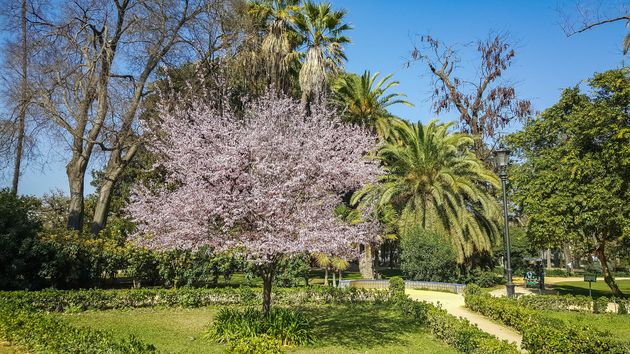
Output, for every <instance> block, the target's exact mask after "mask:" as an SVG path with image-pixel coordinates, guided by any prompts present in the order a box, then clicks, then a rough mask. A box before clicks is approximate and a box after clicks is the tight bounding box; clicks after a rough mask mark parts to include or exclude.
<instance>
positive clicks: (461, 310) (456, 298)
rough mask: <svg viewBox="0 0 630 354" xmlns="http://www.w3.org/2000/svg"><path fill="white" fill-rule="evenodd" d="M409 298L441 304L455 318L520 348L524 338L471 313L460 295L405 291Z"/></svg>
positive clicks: (507, 328)
mask: <svg viewBox="0 0 630 354" xmlns="http://www.w3.org/2000/svg"><path fill="white" fill-rule="evenodd" d="M405 292H406V293H407V294H408V295H409V297H411V298H412V299H414V300H418V301H426V302H430V303H433V304H438V303H439V304H440V305H442V308H443V309H445V310H446V311H447V312H448V313H450V314H451V315H453V316H457V317H463V318H465V319H467V320H468V321H470V322H471V323H474V324H476V325H477V326H478V327H479V329H481V330H483V331H485V332H487V333H490V334H492V335H494V336H496V337H497V338H499V339H502V340H507V341H508V342H514V343H516V344H517V345H518V346H519V348H520V347H521V342H522V339H523V337H522V336H521V335H520V334H519V333H518V332H517V331H515V330H513V329H511V328H509V327H506V326H504V325H501V324H498V323H496V322H494V321H492V320H490V319H488V318H487V317H484V316H482V315H480V314H478V313H476V312H473V311H470V310H469V309H467V308H466V307H465V305H464V296H463V295H458V294H451V293H444V292H438V291H425V290H412V289H407V290H406V291H405Z"/></svg>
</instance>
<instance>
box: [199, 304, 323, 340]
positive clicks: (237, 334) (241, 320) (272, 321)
mask: <svg viewBox="0 0 630 354" xmlns="http://www.w3.org/2000/svg"><path fill="white" fill-rule="evenodd" d="M311 327H312V326H311V321H310V319H309V318H307V316H306V315H305V314H304V313H302V312H298V311H293V310H289V309H283V308H273V309H271V310H270V311H269V313H268V314H267V315H266V316H265V315H264V314H263V312H262V311H260V310H258V309H254V308H245V309H234V308H227V307H225V308H222V309H221V310H220V311H219V313H218V314H217V316H216V317H215V318H214V322H213V323H212V326H211V327H210V329H209V331H208V337H209V338H211V339H213V340H215V341H218V342H220V343H230V342H233V341H238V340H240V339H243V338H252V337H257V336H261V335H263V336H268V337H270V338H274V339H276V340H278V341H279V342H280V343H281V344H282V345H289V346H291V345H303V344H308V343H311V342H312V341H313V334H312V328H311Z"/></svg>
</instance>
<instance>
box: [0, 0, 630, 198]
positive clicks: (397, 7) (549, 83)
mask: <svg viewBox="0 0 630 354" xmlns="http://www.w3.org/2000/svg"><path fill="white" fill-rule="evenodd" d="M332 2H333V5H334V6H335V7H342V8H345V9H346V10H347V11H348V15H347V18H348V21H349V22H350V23H351V24H352V26H353V27H354V29H353V30H352V31H351V32H350V33H349V36H350V37H351V39H352V43H351V44H350V45H349V46H348V47H347V49H346V54H347V57H348V62H347V64H346V69H347V70H348V71H350V72H356V73H362V72H363V71H364V70H371V71H372V72H375V71H379V72H381V73H382V74H389V73H393V74H394V79H395V80H398V81H400V86H398V87H397V90H396V91H398V92H403V93H406V94H407V96H408V100H409V101H411V102H412V103H414V104H415V107H413V108H408V107H406V106H402V105H401V106H398V107H393V108H392V109H391V111H392V112H393V113H394V114H396V115H399V116H401V117H403V118H406V119H409V120H412V121H418V120H420V121H423V122H426V121H428V120H430V119H432V118H435V115H433V114H432V113H431V102H430V99H429V98H430V97H429V96H430V95H429V90H430V82H431V80H430V76H429V75H428V73H427V71H426V68H425V67H424V66H422V65H421V64H420V63H417V64H415V65H412V66H411V67H409V68H406V67H405V65H404V64H405V62H406V61H407V60H408V58H409V56H410V52H411V50H412V49H413V45H414V42H417V39H416V37H417V36H418V35H422V34H430V35H432V36H433V37H436V38H438V39H440V40H443V41H445V42H446V43H449V44H462V45H463V44H466V43H474V42H475V41H477V40H478V39H485V38H487V37H488V35H489V33H490V32H509V34H510V37H511V39H512V40H513V42H515V43H516V52H517V56H516V59H515V62H514V64H513V66H512V68H511V69H510V70H509V71H507V72H506V75H505V78H506V79H508V80H509V81H510V82H512V83H514V84H515V86H516V88H517V94H518V95H519V97H521V98H527V99H530V100H531V101H532V103H533V105H534V108H535V109H536V110H539V111H542V110H544V109H545V108H547V107H549V106H551V105H553V104H554V103H555V102H556V101H557V100H558V98H559V96H560V93H561V91H562V89H563V88H566V87H570V86H574V85H576V84H579V83H580V81H581V80H584V79H586V78H588V77H590V76H591V75H592V74H593V73H594V72H601V71H605V70H608V69H612V68H616V67H620V66H621V65H622V61H623V59H624V58H623V55H622V51H621V43H622V41H623V36H624V35H625V33H626V31H627V30H626V29H625V27H624V24H623V23H614V24H611V25H606V26H601V27H598V28H594V29H593V30H590V31H587V32H585V33H582V34H578V35H575V36H572V37H569V38H567V37H566V36H565V34H564V32H563V31H562V28H561V26H560V23H561V22H562V20H561V18H560V15H559V13H558V11H557V6H558V3H557V2H556V1H553V0H550V1H543V0H538V1H534V0H529V1H507V0H502V1H499V0H495V1H412V0H409V1H384V0H379V1H377V0H332ZM570 10H571V8H570V7H568V10H567V11H570ZM474 49H475V47H474V46H471V47H469V48H467V49H465V50H466V51H467V53H470V54H471V55H464V56H463V58H462V62H461V67H462V71H461V73H462V76H465V77H469V78H473V77H474V75H475V73H476V71H475V65H476V63H477V62H476V61H475V57H474V54H475V53H474ZM438 118H440V119H441V120H444V121H447V120H456V119H457V115H456V114H455V112H451V113H445V114H442V116H440V117H438ZM510 129H511V130H514V129H518V126H517V125H515V126H512V127H510ZM53 156H54V155H52V156H51V159H50V161H49V163H48V164H47V166H46V167H44V168H43V170H42V168H40V167H39V166H36V165H34V164H31V166H29V168H28V169H27V171H25V174H24V176H23V178H22V181H21V188H20V189H21V193H22V194H34V195H42V194H44V193H46V192H49V191H50V190H51V189H57V188H58V189H60V190H62V191H65V192H66V193H67V190H68V187H67V182H66V177H65V173H64V171H65V167H64V166H65V163H64V162H63V161H61V159H58V158H54V157H53ZM9 183H10V180H9V179H6V180H3V181H2V184H3V185H9ZM86 191H87V192H91V191H92V188H91V187H90V186H89V183H86Z"/></svg>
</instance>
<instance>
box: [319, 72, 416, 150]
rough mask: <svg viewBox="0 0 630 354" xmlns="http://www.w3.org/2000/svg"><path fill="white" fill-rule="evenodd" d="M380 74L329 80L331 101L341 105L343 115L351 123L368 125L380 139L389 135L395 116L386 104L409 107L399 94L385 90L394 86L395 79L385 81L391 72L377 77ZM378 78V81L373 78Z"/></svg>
mask: <svg viewBox="0 0 630 354" xmlns="http://www.w3.org/2000/svg"><path fill="white" fill-rule="evenodd" d="M379 75H380V73H378V72H377V73H374V75H372V74H371V73H370V72H369V71H365V72H364V73H363V75H361V76H358V75H356V74H341V75H339V76H338V77H337V78H336V79H335V81H334V82H333V83H332V85H331V88H332V91H333V101H334V102H335V103H337V104H338V105H339V106H340V107H341V112H343V116H344V118H345V119H346V120H347V121H348V122H351V123H354V124H360V125H365V126H368V127H370V128H371V129H372V130H374V131H376V133H377V134H378V136H380V137H382V138H387V137H389V133H390V131H389V129H390V124H391V120H392V119H395V118H394V117H393V116H392V114H391V113H389V111H387V107H389V106H391V105H394V104H398V103H400V104H404V105H407V106H410V107H413V105H412V104H411V103H409V102H408V101H406V100H405V99H404V97H405V96H406V95H404V94H402V93H388V94H385V91H387V90H388V89H390V88H392V87H395V86H398V84H399V82H398V81H389V79H391V77H392V74H389V75H387V76H385V77H383V78H382V79H380V80H378V77H379ZM377 80H378V81H377Z"/></svg>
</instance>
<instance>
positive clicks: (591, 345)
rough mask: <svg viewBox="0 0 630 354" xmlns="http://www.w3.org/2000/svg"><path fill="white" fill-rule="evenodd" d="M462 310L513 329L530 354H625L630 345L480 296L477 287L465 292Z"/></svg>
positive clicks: (502, 300) (508, 302) (512, 303)
mask: <svg viewBox="0 0 630 354" xmlns="http://www.w3.org/2000/svg"><path fill="white" fill-rule="evenodd" d="M465 300H466V306H467V307H468V308H470V309H472V310H473V311H476V312H479V313H481V314H483V315H485V316H488V317H490V318H492V319H495V320H498V321H501V322H503V323H504V324H506V325H508V326H511V327H514V328H515V329H516V330H518V331H519V332H521V334H522V335H523V342H522V345H523V347H524V348H525V349H527V350H529V351H530V352H532V353H559V352H562V353H628V352H630V343H629V342H624V341H621V340H618V339H616V338H613V337H612V336H611V334H610V333H609V332H604V331H600V330H597V329H595V328H592V327H589V326H580V325H574V324H567V323H565V322H564V321H562V320H558V319H554V318H550V317H546V316H544V314H542V313H541V312H540V311H536V310H533V309H530V308H527V307H524V306H522V305H521V304H519V303H518V301H517V300H513V299H508V298H496V297H492V296H490V295H488V294H482V293H481V292H480V291H479V288H478V287H472V286H469V287H468V288H467V289H466V295H465Z"/></svg>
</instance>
